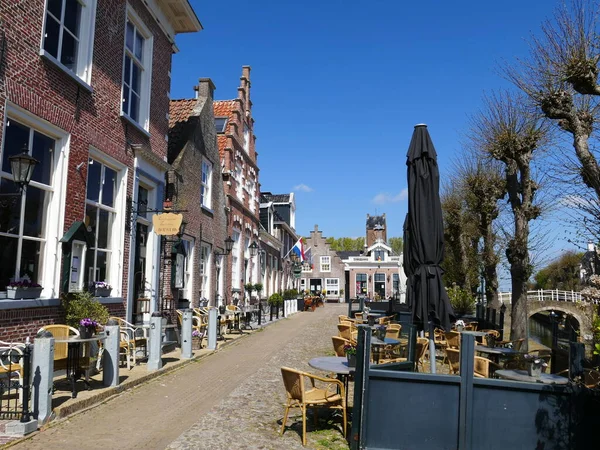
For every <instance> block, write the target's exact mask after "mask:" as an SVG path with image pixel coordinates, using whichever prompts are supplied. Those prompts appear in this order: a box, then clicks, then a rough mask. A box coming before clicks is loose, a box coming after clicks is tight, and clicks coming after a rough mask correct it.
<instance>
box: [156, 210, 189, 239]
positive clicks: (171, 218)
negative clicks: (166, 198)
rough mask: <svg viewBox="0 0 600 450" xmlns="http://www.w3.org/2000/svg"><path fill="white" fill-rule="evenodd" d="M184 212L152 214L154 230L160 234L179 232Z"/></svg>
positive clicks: (168, 234) (167, 234)
mask: <svg viewBox="0 0 600 450" xmlns="http://www.w3.org/2000/svg"><path fill="white" fill-rule="evenodd" d="M182 221H183V214H173V213H164V214H155V215H154V216H152V225H153V228H154V232H155V233H156V234H158V235H159V236H173V235H175V234H177V233H179V229H180V227H181V222H182Z"/></svg>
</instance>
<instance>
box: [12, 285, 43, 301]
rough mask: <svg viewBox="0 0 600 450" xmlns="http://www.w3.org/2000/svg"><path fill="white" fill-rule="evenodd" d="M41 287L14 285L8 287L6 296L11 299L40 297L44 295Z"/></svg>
mask: <svg viewBox="0 0 600 450" xmlns="http://www.w3.org/2000/svg"><path fill="white" fill-rule="evenodd" d="M42 289H43V288H41V287H12V286H8V287H7V288H6V298H11V299H32V298H40V296H41V295H42Z"/></svg>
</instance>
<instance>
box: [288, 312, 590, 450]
mask: <svg viewBox="0 0 600 450" xmlns="http://www.w3.org/2000/svg"><path fill="white" fill-rule="evenodd" d="M397 319H398V315H396V314H389V313H388V312H386V311H369V310H368V308H366V309H364V310H362V311H358V312H354V313H351V315H340V316H339V317H338V324H337V325H336V328H335V329H333V330H331V331H332V336H331V343H332V347H331V353H329V354H322V355H314V358H312V359H311V360H310V361H308V364H309V366H310V367H311V368H312V369H314V370H312V371H310V372H306V371H305V372H302V371H299V370H296V369H294V368H289V367H282V368H281V371H282V377H283V383H284V387H285V390H286V394H287V399H288V401H287V404H286V406H285V408H284V410H283V411H282V412H283V419H282V422H281V423H282V425H281V430H280V434H283V433H285V432H286V430H288V428H289V427H291V426H293V425H294V421H293V420H292V421H290V420H289V417H288V412H289V410H290V408H292V407H294V406H297V407H299V408H300V409H301V411H302V415H301V418H300V419H301V420H302V435H301V437H300V438H301V439H302V443H303V445H305V444H306V421H307V420H309V419H307V411H309V417H310V414H311V413H310V411H311V410H314V412H312V419H313V421H314V425H315V427H318V419H319V418H320V417H321V414H322V413H321V414H319V413H318V410H323V409H326V410H328V411H329V415H328V422H327V423H326V424H324V426H329V424H330V423H331V421H332V420H333V421H334V422H335V423H337V424H338V425H339V432H340V433H343V435H344V436H345V437H346V438H347V439H349V441H350V442H351V443H352V441H353V440H357V439H360V434H361V432H362V433H364V432H365V431H366V428H365V426H367V428H368V427H371V428H372V430H371V428H369V433H372V432H384V430H385V431H387V432H389V433H391V434H393V435H398V433H397V430H394V429H393V426H392V425H390V428H389V429H386V426H383V427H379V426H378V425H377V422H376V421H369V424H368V425H366V424H365V423H359V424H357V423H356V421H353V418H354V417H357V415H359V414H362V413H363V411H362V410H363V409H364V408H366V405H367V403H368V402H369V401H372V402H377V401H378V400H369V398H370V397H368V394H364V395H361V392H360V391H359V392H358V393H357V392H356V391H355V389H354V386H355V383H357V382H359V383H361V385H362V386H365V384H364V380H365V377H370V373H378V374H381V373H384V374H386V375H387V376H390V377H392V379H394V380H395V377H397V376H396V375H394V374H395V373H398V374H399V373H411V372H413V373H421V374H423V377H425V379H426V380H427V382H432V380H439V381H438V382H439V383H442V384H444V383H447V382H445V381H443V380H444V379H445V378H448V377H453V378H452V379H451V380H452V381H450V380H448V381H450V383H451V384H455V383H457V382H458V381H459V380H462V379H466V380H497V382H501V383H505V384H502V386H503V387H505V386H508V387H509V388H511V387H512V384H511V383H513V382H516V386H525V387H527V386H533V387H535V388H536V389H538V390H539V386H549V387H550V388H552V387H553V386H556V387H560V386H568V385H569V386H573V385H574V384H576V385H577V389H580V388H582V389H584V390H591V391H593V392H596V393H597V392H599V391H600V388H599V386H600V372H598V371H597V370H594V369H590V368H581V370H580V374H579V375H578V376H577V378H576V379H575V380H573V377H572V376H571V377H570V374H569V370H561V371H556V370H552V369H553V368H552V351H551V350H550V349H546V348H539V349H535V350H532V351H530V352H524V351H523V350H522V347H523V343H524V340H523V339H521V340H513V341H510V340H503V339H502V335H503V332H502V331H503V330H498V329H496V328H483V329H482V328H480V323H479V322H478V321H476V320H460V321H458V322H457V323H455V324H454V325H453V327H452V330H450V331H444V330H442V329H438V328H436V329H434V336H433V339H434V342H435V354H430V336H429V333H427V332H417V328H416V327H415V326H413V325H412V324H410V323H406V322H404V323H402V322H400V321H399V320H397ZM361 333H363V338H362V342H361V338H360V337H359V336H360V335H361ZM367 335H368V338H366V336H367ZM465 342H466V343H467V344H465ZM463 345H467V347H466V349H464V348H463ZM579 345H580V347H579V348H580V350H581V344H579ZM361 346H362V348H361ZM365 346H368V347H367V348H365ZM463 352H464V353H465V356H466V357H467V358H470V359H471V362H470V363H468V364H467V363H466V362H465V358H464V357H463V355H462V353H463ZM358 354H362V356H363V358H365V359H363V360H362V367H358V368H357V359H360V358H357V356H358ZM468 355H470V356H468ZM580 356H581V357H582V354H580ZM366 358H368V359H366ZM431 364H435V365H436V375H432V374H431ZM359 365H360V363H359ZM575 367H577V364H575ZM465 370H466V371H467V372H465ZM357 371H358V372H357ZM556 372H557V373H556ZM377 377H378V378H376V379H377V380H378V381H379V377H380V375H378V376H377ZM432 377H433V378H432ZM407 379H408V380H411V381H414V378H413V377H409V376H408V375H407ZM570 379H571V380H570ZM396 381H397V380H396ZM308 383H310V384H308ZM506 383H508V384H506ZM367 385H368V384H367ZM386 386H387V387H385V389H384V391H381V392H380V393H379V394H376V395H377V396H376V397H374V399H381V398H384V397H385V396H386V395H388V393H389V394H390V396H391V397H394V398H395V395H394V394H392V392H390V391H388V389H391V388H393V387H394V383H391V384H388V385H386ZM396 386H397V387H398V388H399V389H403V386H402V385H401V384H396ZM419 386H421V387H422V386H424V385H423V384H422V383H421V384H419ZM407 387H408V385H407ZM382 389H383V388H382ZM520 389H521V390H522V389H523V388H522V387H521V388H520ZM552 389H554V388H552ZM435 390H436V388H435V387H432V392H435ZM525 390H527V389H525ZM366 392H368V390H367V391H366ZM383 392H385V395H384V397H381V395H382V393H383ZM402 392H403V394H402V395H401V396H400V397H402V396H406V395H409V398H410V401H409V404H414V402H415V401H417V400H416V398H415V397H413V396H410V388H409V391H405V390H402ZM561 392H562V391H561ZM553 394H555V392H554V391H553ZM523 395H525V394H523ZM557 395H558V394H557ZM530 397H531V396H529V397H527V399H528V401H531V398H530ZM396 401H400V398H397V399H396ZM425 401H426V402H427V401H429V400H425ZM431 401H432V402H434V403H435V400H434V399H432V400H431ZM368 404H369V405H370V406H373V404H371V403H368ZM457 405H458V402H457V403H456V405H454V406H455V407H456V406H457ZM598 406H600V402H598ZM391 407H392V406H391V404H386V406H385V408H383V407H382V408H383V409H381V410H380V411H379V412H380V413H381V414H383V415H384V416H385V415H386V414H387V415H388V416H389V411H391V409H390V408H391ZM464 407H465V408H468V406H464ZM386 408H387V409H386ZM340 409H341V410H342V411H341V412H342V413H341V412H340ZM385 411H387V412H385ZM381 414H380V415H378V417H381ZM419 417H421V419H420V420H425V418H426V417H427V415H426V414H423V415H421V416H419ZM300 419H298V418H297V419H296V420H300ZM363 420H364V419H363ZM415 420H416V419H415ZM348 421H350V422H351V424H352V425H351V426H350V425H349V424H348ZM387 422H389V423H390V424H391V423H392V422H393V421H391V422H390V420H389V418H386V423H387ZM350 427H351V428H352V430H353V431H352V432H351V431H348V430H350V429H351V428H350ZM421 427H422V424H419V428H421ZM352 433H354V434H352ZM424 436H425V435H424ZM424 439H425V440H426V438H424ZM418 441H419V439H418V438H416V439H415V442H418ZM374 442H376V443H381V442H385V439H383V440H375V441H374ZM366 447H368V446H366ZM366 447H365V448H366ZM374 447H378V448H395V447H385V446H381V447H379V445H377V444H374ZM357 448H358V447H357ZM360 448H362V447H360ZM407 448H408V447H407ZM415 448H416V447H415ZM432 448H438V447H432ZM439 448H442V447H439ZM532 448H533V447H532Z"/></svg>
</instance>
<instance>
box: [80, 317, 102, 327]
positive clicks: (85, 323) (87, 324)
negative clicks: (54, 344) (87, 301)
mask: <svg viewBox="0 0 600 450" xmlns="http://www.w3.org/2000/svg"><path fill="white" fill-rule="evenodd" d="M79 325H81V326H82V327H97V326H98V322H96V321H95V320H94V319H90V318H87V317H86V318H85V319H81V320H80V321H79Z"/></svg>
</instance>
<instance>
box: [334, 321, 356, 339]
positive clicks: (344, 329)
mask: <svg viewBox="0 0 600 450" xmlns="http://www.w3.org/2000/svg"><path fill="white" fill-rule="evenodd" d="M337 327H338V336H339V337H341V338H344V339H347V340H349V341H352V340H353V339H352V327H351V326H350V325H342V324H338V326H337Z"/></svg>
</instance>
